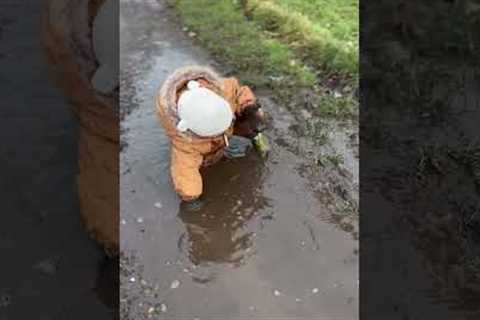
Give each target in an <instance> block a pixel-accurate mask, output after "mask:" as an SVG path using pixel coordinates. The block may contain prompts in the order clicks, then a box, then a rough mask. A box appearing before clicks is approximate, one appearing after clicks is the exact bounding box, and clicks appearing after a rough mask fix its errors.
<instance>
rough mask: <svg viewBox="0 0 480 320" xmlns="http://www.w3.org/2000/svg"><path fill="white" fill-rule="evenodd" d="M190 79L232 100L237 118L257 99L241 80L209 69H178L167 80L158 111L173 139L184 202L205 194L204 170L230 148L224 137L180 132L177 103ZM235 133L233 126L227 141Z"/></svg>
mask: <svg viewBox="0 0 480 320" xmlns="http://www.w3.org/2000/svg"><path fill="white" fill-rule="evenodd" d="M190 80H196V81H198V82H199V83H200V86H202V87H205V88H208V89H210V90H212V91H214V92H215V93H216V94H218V95H220V96H221V97H223V98H224V99H225V100H226V101H228V102H229V104H230V106H231V108H232V111H233V113H234V114H235V117H239V116H241V114H242V112H243V111H244V110H245V109H246V108H248V107H249V106H253V105H254V104H255V100H256V99H255V96H254V95H253V93H252V91H251V90H250V88H248V87H246V86H241V85H240V84H239V82H238V80H237V79H235V78H222V77H220V76H219V75H218V74H217V73H216V72H215V71H213V70H211V69H209V68H206V67H200V66H189V67H184V68H181V69H178V70H177V71H176V72H174V73H173V74H172V75H171V76H170V77H168V79H167V80H166V81H165V83H164V84H163V86H162V88H161V89H160V91H159V93H158V94H157V97H156V111H157V115H158V117H159V119H160V122H161V123H162V125H163V127H164V128H165V131H166V133H167V135H168V137H169V138H170V139H171V143H172V148H171V164H170V170H171V176H172V180H173V185H174V188H175V191H176V192H177V193H178V194H179V195H180V197H181V198H182V199H183V200H193V199H196V198H198V197H199V196H200V195H201V194H202V189H203V183H202V176H201V174H200V171H199V170H200V168H201V167H203V166H208V165H211V164H213V163H215V162H217V161H218V160H220V159H221V158H222V156H223V150H224V148H225V147H226V143H225V137H224V135H223V134H222V135H219V136H216V137H209V138H204V137H199V136H197V135H195V134H194V133H193V132H191V131H187V132H183V133H182V132H179V131H178V130H177V129H176V126H177V123H178V121H179V118H178V115H177V101H178V98H179V97H180V95H181V93H182V92H183V91H184V90H185V89H186V85H187V83H188V81H190ZM199 112H202V111H201V110H199ZM234 122H235V121H234ZM234 131H235V129H234V123H232V125H231V126H230V128H229V129H228V130H227V131H226V132H225V136H226V137H227V139H228V138H229V137H231V136H232V135H233V133H234ZM236 134H237V133H236Z"/></svg>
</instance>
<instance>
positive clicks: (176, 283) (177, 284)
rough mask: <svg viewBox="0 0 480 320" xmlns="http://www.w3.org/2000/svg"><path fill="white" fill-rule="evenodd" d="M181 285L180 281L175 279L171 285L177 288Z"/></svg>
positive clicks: (171, 287) (172, 287)
mask: <svg viewBox="0 0 480 320" xmlns="http://www.w3.org/2000/svg"><path fill="white" fill-rule="evenodd" d="M178 286H180V281H178V280H173V282H172V284H171V285H170V289H177V288H178Z"/></svg>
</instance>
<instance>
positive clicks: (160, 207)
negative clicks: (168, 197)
mask: <svg viewBox="0 0 480 320" xmlns="http://www.w3.org/2000/svg"><path fill="white" fill-rule="evenodd" d="M154 206H155V208H157V209H162V207H163V206H162V204H161V203H160V202H156V203H155V204H154Z"/></svg>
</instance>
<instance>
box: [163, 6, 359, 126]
mask: <svg viewBox="0 0 480 320" xmlns="http://www.w3.org/2000/svg"><path fill="white" fill-rule="evenodd" d="M343 1H345V2H346V1H347V0H342V3H343ZM351 1H356V0H351ZM169 2H170V3H171V4H172V5H173V6H174V7H175V8H176V10H177V11H178V12H179V13H180V17H181V19H182V22H183V24H184V26H186V27H187V28H188V31H191V30H192V31H195V33H196V34H197V36H196V38H197V39H198V40H200V42H201V43H202V45H203V46H204V47H206V48H207V49H208V50H209V51H210V52H211V53H212V54H213V55H214V56H215V57H216V58H217V60H219V62H221V63H223V64H225V65H226V66H228V67H229V68H231V69H232V71H234V72H235V75H236V76H238V77H239V78H240V79H241V80H242V81H243V82H244V83H246V84H249V85H254V86H256V87H257V88H262V87H263V88H270V89H273V90H274V91H275V93H276V94H277V98H278V99H280V100H281V101H282V103H286V104H288V105H292V106H294V105H295V103H297V102H295V101H294V97H295V94H296V93H299V92H300V91H301V89H302V88H303V89H310V91H312V92H316V94H314V95H312V96H313V97H314V98H312V99H311V105H313V109H314V110H313V111H314V112H315V113H316V114H317V115H318V114H319V115H325V116H331V117H342V118H345V117H349V116H350V115H352V114H355V113H356V109H357V105H358V104H357V101H356V100H355V99H353V98H352V96H351V95H350V94H344V95H343V97H342V98H334V97H333V96H332V95H331V94H329V93H326V90H324V88H323V87H322V85H321V84H320V80H319V79H320V78H321V74H328V72H329V71H334V72H337V73H341V74H348V75H350V79H351V78H356V71H355V68H356V63H357V62H356V61H357V60H358V59H357V60H355V59H353V58H352V59H351V57H355V58H356V56H357V55H356V53H355V54H352V53H348V52H347V51H345V52H344V51H342V49H341V48H340V45H341V44H343V42H342V41H340V40H339V39H340V34H341V32H340V31H338V32H339V35H338V37H337V38H335V37H333V36H331V37H330V38H332V39H338V44H339V47H335V46H334V44H335V42H334V41H333V40H332V41H323V40H321V41H320V38H321V37H320V36H319V35H321V34H322V33H321V32H322V31H318V30H320V29H319V28H318V26H319V25H320V24H321V23H320V21H321V20H320V18H316V20H313V21H315V23H312V22H311V21H310V18H309V17H310V16H307V15H302V14H301V12H300V11H301V10H305V12H309V14H311V15H312V17H314V16H316V15H317V14H321V13H319V11H321V10H318V9H317V11H316V12H315V10H310V9H309V8H308V7H305V6H304V7H302V8H300V7H299V8H298V10H297V11H293V9H292V10H291V11H292V12H290V11H285V8H286V7H279V8H280V9H281V10H279V11H278V12H280V13H281V14H282V15H285V17H284V18H285V19H286V20H281V19H278V16H273V15H269V14H266V16H265V18H264V19H263V18H260V16H261V12H260V11H259V10H258V7H257V8H256V9H253V7H251V6H252V5H253V3H254V1H250V0H170V1H169ZM258 2H262V3H273V2H271V1H268V0H265V1H258ZM276 2H278V3H280V2H282V5H287V4H288V5H291V6H294V5H295V3H301V2H300V1H293V0H292V1H287V0H285V1H280V0H278V1H276ZM306 2H308V1H306ZM332 2H333V1H332ZM312 3H313V2H312ZM329 3H331V2H329ZM292 8H293V7H292ZM295 9H297V8H295ZM252 10H253V11H252ZM338 10H340V9H338ZM340 12H342V11H341V10H340ZM287 13H288V16H287ZM331 14H332V15H333V13H331ZM289 17H293V18H291V19H292V20H290V18H289ZM268 19H270V20H271V22H269V23H268V25H269V27H268V28H267V27H266V25H265V24H266V22H267V20H268ZM312 19H313V18H312ZM270 20H268V21H270ZM272 25H275V26H277V27H276V30H275V31H273V30H272V28H271V26H272ZM336 29H337V30H340V29H341V28H336ZM312 30H314V31H315V32H311V31H312ZM325 30H326V29H325ZM297 31H298V32H297ZM300 31H301V32H300ZM347 33H349V32H347ZM323 38H326V37H323ZM330 38H329V39H330ZM319 52H321V54H320V53H319ZM342 52H344V53H342ZM350 55H351V56H350ZM319 61H320V62H319ZM352 61H353V62H352ZM355 85H356V84H355V83H352V82H351V81H350V82H347V83H345V84H344V87H349V88H350V89H352V87H354V86H355ZM348 91H350V92H351V90H348Z"/></svg>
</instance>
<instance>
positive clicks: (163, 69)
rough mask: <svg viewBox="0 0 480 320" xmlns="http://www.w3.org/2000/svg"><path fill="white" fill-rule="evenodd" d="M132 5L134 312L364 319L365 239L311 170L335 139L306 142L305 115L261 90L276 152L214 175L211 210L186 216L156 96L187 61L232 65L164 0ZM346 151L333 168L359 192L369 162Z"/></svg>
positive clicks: (129, 291)
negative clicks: (314, 153)
mask: <svg viewBox="0 0 480 320" xmlns="http://www.w3.org/2000/svg"><path fill="white" fill-rule="evenodd" d="M120 11H121V19H120V26H121V31H120V34H121V39H120V40H121V41H120V45H121V62H120V63H121V108H122V112H123V114H124V121H123V122H122V143H123V145H124V148H123V149H122V152H121V158H120V161H121V180H120V181H121V182H120V185H121V236H120V238H121V243H120V247H121V259H120V260H121V261H120V274H121V293H120V305H121V306H120V307H121V315H122V318H123V319H143V318H145V319H148V318H155V319H195V318H197V319H213V318H218V319H240V318H242V319H243V318H246V319H260V318H262V317H263V318H265V317H267V316H268V317H269V318H274V317H277V318H293V317H296V318H303V319H313V318H322V317H325V318H342V319H357V318H358V307H359V305H358V285H359V283H358V242H357V241H356V240H355V239H354V236H352V233H349V232H345V231H344V230H342V227H341V224H339V223H335V221H333V220H332V219H331V214H330V213H331V208H330V207H329V205H328V204H327V203H325V202H323V201H322V197H321V196H319V195H318V192H316V190H315V188H312V186H318V185H319V182H321V181H320V180H318V176H317V177H316V178H312V177H311V176H310V175H309V174H308V172H310V171H308V170H311V167H312V166H311V165H312V162H311V160H309V159H310V158H309V157H307V156H306V155H307V151H308V150H325V152H327V151H326V150H327V149H328V148H333V147H334V144H332V141H335V140H334V139H329V143H327V144H325V145H324V146H322V147H321V148H320V146H315V144H313V145H312V144H311V143H309V142H308V141H307V140H306V139H305V143H303V144H301V145H300V144H298V143H297V142H298V139H296V138H295V137H297V136H299V135H298V134H296V133H295V130H294V128H295V125H296V124H298V120H297V119H296V116H295V115H292V114H291V113H290V112H289V111H288V108H286V107H285V106H281V105H276V104H274V103H273V102H272V100H271V99H269V97H268V94H269V93H268V92H262V93H259V94H260V96H261V100H262V103H263V105H264V107H265V108H266V111H267V112H268V114H269V117H270V118H271V121H270V125H269V128H268V129H267V131H266V134H267V135H268V136H269V137H270V141H271V143H272V152H271V154H270V156H269V158H267V159H262V158H261V157H259V156H258V155H257V154H256V153H249V154H248V155H247V157H245V158H242V159H234V160H223V161H221V162H220V163H218V164H217V165H215V166H213V167H211V168H208V169H206V170H204V172H203V175H204V181H205V192H204V205H203V207H202V208H201V210H200V211H197V212H188V211H186V210H185V209H184V208H183V207H182V206H181V205H180V203H179V199H178V197H177V195H176V194H175V193H174V191H173V188H172V185H171V182H170V177H169V142H168V140H167V139H166V136H165V134H164V131H163V129H162V127H161V126H160V125H159V123H158V121H157V119H156V117H155V114H154V104H153V101H154V95H155V93H156V90H157V89H158V88H159V87H160V85H161V84H162V82H163V81H164V80H165V78H166V77H167V76H168V74H170V73H171V72H172V71H173V70H175V69H176V68H178V67H181V66H184V65H187V64H206V65H211V66H214V67H216V68H218V69H219V71H222V70H223V69H222V66H218V65H217V64H216V63H215V62H214V61H213V60H212V59H211V58H209V57H208V55H207V54H206V53H205V52H204V51H203V50H202V49H201V48H200V47H199V46H197V45H196V44H195V39H192V38H190V37H188V35H186V34H184V33H183V32H182V25H181V24H179V22H178V20H177V19H176V18H175V17H174V16H173V15H172V13H171V11H169V9H168V7H167V6H166V5H165V3H164V1H158V2H157V1H151V0H150V1H133V0H123V1H121V10H120ZM297 118H298V117H297ZM345 139H347V140H348V139H349V136H348V135H344V136H339V137H338V141H340V142H337V143H338V144H343V143H345ZM296 146H297V147H296ZM319 148H320V149H319ZM297 151H298V152H297ZM300 151H301V152H300ZM337 152H338V151H337ZM344 152H345V153H346V154H348V155H347V156H345V158H347V161H345V162H343V163H342V164H339V165H336V166H331V168H332V169H331V172H333V171H334V169H335V171H338V170H339V168H340V169H341V170H344V171H345V173H347V174H345V176H346V177H347V176H348V177H350V178H352V179H351V180H352V181H353V182H351V183H350V185H349V186H343V188H344V189H346V190H349V191H348V192H347V193H349V192H350V193H351V194H354V192H353V190H355V181H358V180H355V179H358V178H355V176H357V175H358V171H356V170H358V169H355V168H358V166H357V165H356V164H355V163H356V160H355V155H354V153H352V148H346V149H345V150H344ZM352 154H353V155H352ZM349 157H350V158H349ZM307 169H308V170H307ZM302 173H303V174H302ZM333 175H334V174H333V173H331V176H332V177H333ZM338 175H339V174H338ZM345 180H348V179H347V178H345ZM324 183H325V184H328V183H329V182H328V181H324ZM322 190H331V189H329V188H327V189H322ZM352 197H354V196H352ZM352 223H353V224H356V223H355V222H354V221H353V222H352Z"/></svg>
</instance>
